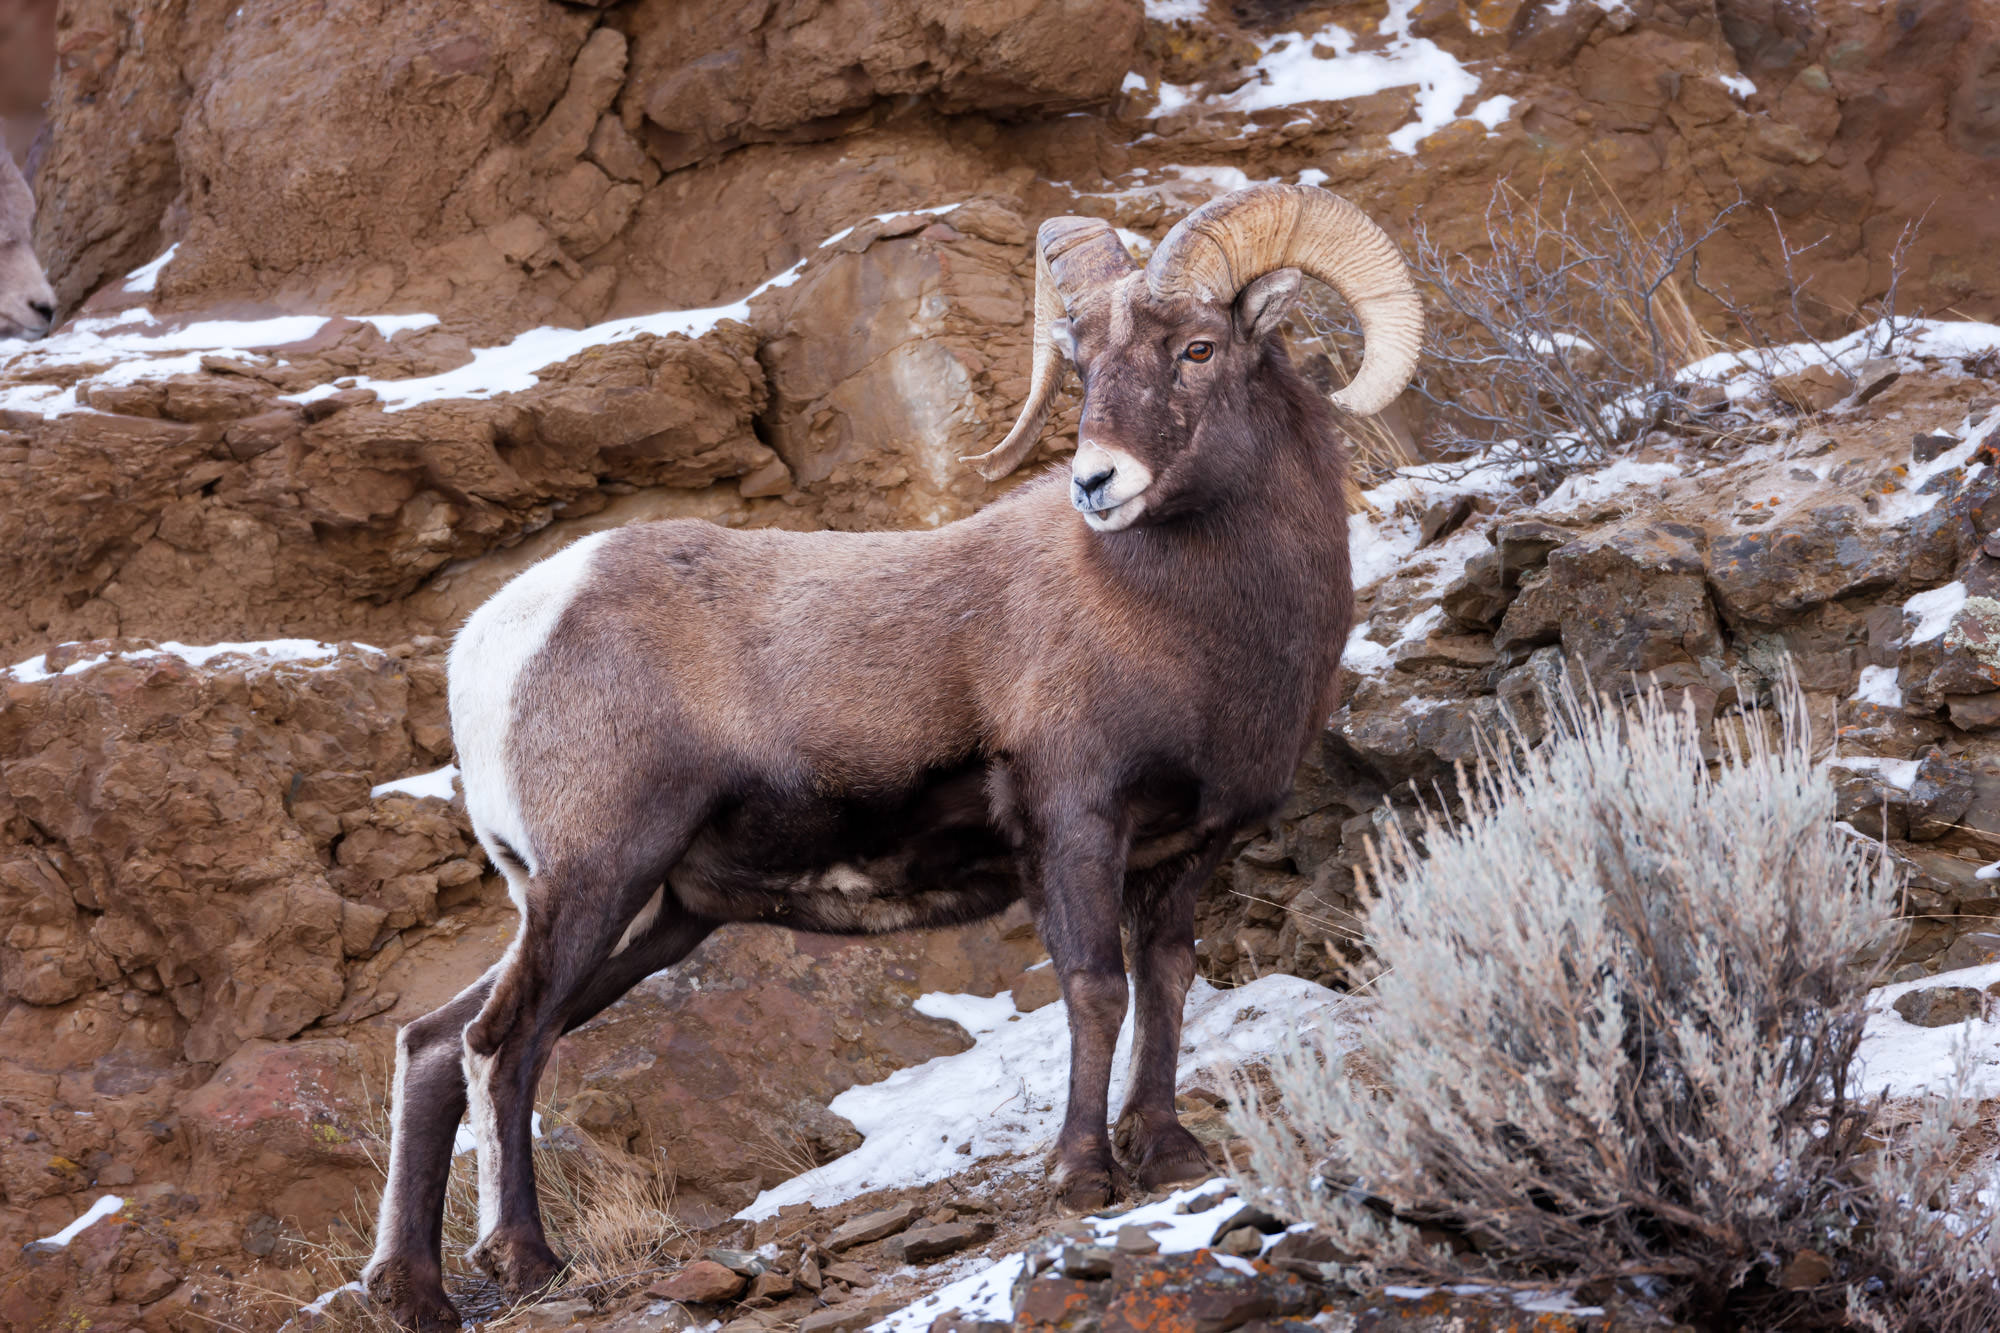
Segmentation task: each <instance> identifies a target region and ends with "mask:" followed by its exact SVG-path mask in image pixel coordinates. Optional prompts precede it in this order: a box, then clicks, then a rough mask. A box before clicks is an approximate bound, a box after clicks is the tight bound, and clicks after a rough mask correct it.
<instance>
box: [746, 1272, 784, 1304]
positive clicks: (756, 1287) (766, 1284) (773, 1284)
mask: <svg viewBox="0 0 2000 1333" xmlns="http://www.w3.org/2000/svg"><path fill="white" fill-rule="evenodd" d="M793 1290H794V1284H793V1282H792V1279H791V1275H790V1274H788V1273H759V1274H758V1275H757V1276H756V1277H753V1278H751V1279H750V1291H749V1296H748V1299H750V1300H753V1301H762V1300H772V1301H781V1300H783V1299H784V1298H785V1297H787V1296H789V1295H791V1294H792V1292H793Z"/></svg>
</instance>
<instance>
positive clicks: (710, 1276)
mask: <svg viewBox="0 0 2000 1333" xmlns="http://www.w3.org/2000/svg"><path fill="white" fill-rule="evenodd" d="M744 1286H745V1283H744V1280H743V1275H742V1274H741V1273H736V1272H732V1271H731V1270H730V1269H727V1268H725V1267H723V1266H722V1265H721V1264H719V1263H716V1262H715V1261H714V1260H712V1259H697V1260H695V1261H694V1262H693V1263H691V1264H689V1265H688V1266H687V1267H685V1268H683V1269H681V1271H680V1272H678V1273H676V1274H674V1275H673V1276H672V1277H670V1278H663V1279H662V1280H660V1281H658V1282H655V1283H654V1284H653V1285H652V1286H650V1287H648V1288H646V1293H647V1295H649V1296H656V1297H658V1298H659V1299H661V1300H666V1301H692V1302H694V1303H696V1304H700V1305H714V1304H716V1303H718V1302H721V1301H727V1300H734V1299H735V1298H736V1297H737V1296H738V1295H740V1294H742V1291H743V1288H744Z"/></svg>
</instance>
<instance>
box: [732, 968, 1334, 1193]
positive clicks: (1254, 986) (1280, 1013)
mask: <svg viewBox="0 0 2000 1333" xmlns="http://www.w3.org/2000/svg"><path fill="white" fill-rule="evenodd" d="M1343 1005H1344V1001H1343V999H1342V997H1341V996H1340V995H1338V994H1337V993H1336V992H1334V991H1331V990H1328V989H1327V988H1325V987H1324V986H1318V985H1315V984H1313V983H1312V982H1310V981H1305V980H1302V979H1301V978H1298V977H1290V976H1280V975H1273V976H1268V977H1260V978H1259V979H1257V980H1256V981H1253V982H1251V983H1250V984H1249V985H1247V986H1241V987H1238V988H1236V989H1234V990H1217V989H1216V988H1215V987H1214V986H1211V985H1209V984H1208V983H1207V982H1206V981H1202V980H1197V981H1196V982H1195V983H1194V985H1193V987H1191V988H1190V989H1189V991H1188V998H1187V1008H1186V1011H1185V1019H1184V1022H1185V1027H1184V1028H1183V1030H1182V1034H1181V1058H1180V1081H1181V1082H1182V1083H1186V1082H1188V1081H1189V1080H1191V1079H1192V1078H1194V1077H1195V1076H1196V1075H1197V1074H1199V1073H1200V1072H1201V1071H1203V1070H1206V1069H1209V1068H1212V1067H1215V1066H1218V1065H1224V1064H1234V1063H1238V1062H1241V1061H1244V1060H1247V1059H1250V1058H1253V1057H1255V1056H1256V1055H1258V1054H1260V1053H1262V1052H1266V1051H1270V1050H1273V1049H1275V1048H1276V1047H1277V1045H1278V1042H1279V1039H1280V1037H1281V1035H1282V1034H1284V1033H1285V1032H1289V1031H1292V1030H1295V1029H1296V1028H1297V1027H1298V1026H1299V1025H1300V1024H1301V1023H1308V1022H1311V1021H1312V1020H1313V1019H1314V1018H1315V1017H1319V1016H1324V1017H1327V1018H1328V1019H1331V1018H1333V1017H1334V1016H1335V1015H1336V1014H1337V1013H1338V1012H1339V1011H1340V1010H1341V1009H1342V1007H1343ZM915 1007H916V1009H917V1012H919V1013H922V1014H928V1015H929V1016H931V1017H933V1018H946V1019H950V1020H951V1021H953V1022H955V1023H957V1024H959V1025H960V1026H961V1027H963V1028H965V1030H966V1031H967V1032H968V1033H970V1034H971V1036H972V1038H973V1047H972V1049H971V1050H969V1051H963V1052H960V1053H959V1054H957V1055H946V1056H940V1057H938V1058H937V1059H935V1060H929V1061H926V1062H925V1063H924V1064H921V1065H917V1066H915V1067H914V1068H911V1069H901V1070H897V1071H896V1072H895V1073H893V1074H891V1075H889V1077H887V1078H886V1079H883V1080H882V1081H881V1082H879V1083H870V1084H866V1085H863V1086H861V1087H855V1088H849V1089H848V1090H847V1091H846V1092H843V1093H841V1094H840V1095H839V1096H838V1097H835V1098H834V1099H833V1101H832V1102H831V1103H829V1106H828V1109H830V1110H831V1111H833V1113H834V1114H836V1115H839V1116H844V1117H846V1119H847V1120H848V1121H849V1122H850V1123H852V1124H853V1126H854V1127H855V1128H856V1129H857V1130H859V1131H860V1132H861V1133H862V1134H863V1135H864V1136H865V1141H864V1142H863V1143H862V1145H861V1146H860V1147H859V1148H856V1149H855V1150H854V1151H853V1152H850V1153H848V1154H847V1155H846V1156H844V1157H841V1158H837V1159H836V1160H834V1161H831V1162H828V1163H827V1164H826V1165H824V1166H821V1167H817V1168H815V1169H813V1170H811V1171H808V1172H806V1173H804V1174H803V1175H800V1176H795V1177H793V1178H792V1179H791V1180H788V1181H786V1182H784V1183H783V1184H781V1185H778V1186H775V1187H773V1188H771V1189H768V1190H765V1191H764V1192H763V1193H762V1194H760V1195H758V1196H757V1198H756V1200H755V1201H754V1202H753V1203H751V1204H750V1206H749V1207H747V1208H745V1209H743V1211H742V1212H740V1213H738V1214H737V1216H738V1217H740V1218H748V1219H751V1220H755V1219H758V1218H764V1217H769V1216H771V1215H772V1214H773V1213H775V1212H777V1211H778V1209H779V1208H780V1207H781V1206H783V1205H785V1204H791V1203H812V1204H815V1205H818V1206H821V1207H824V1206H826V1205H828V1204H832V1203H838V1202H840V1201H841V1200H843V1199H850V1198H853V1197H854V1196H855V1195H857V1194H862V1193H865V1192H867V1191H869V1190H878V1189H890V1188H901V1187H905V1186H912V1185H924V1184H928V1183H930V1182H931V1181H934V1180H943V1179H944V1178H945V1177H947V1176H950V1175H954V1174H956V1173H958V1172H960V1171H963V1170H964V1169H965V1168H966V1167H968V1166H970V1165H971V1164H972V1163H973V1162H976V1161H978V1160H979V1159H981V1158H984V1157H998V1156H1009V1155H1014V1154H1021V1153H1028V1152H1034V1151H1038V1150H1039V1149H1041V1148H1042V1147H1043V1146H1045V1145H1046V1144H1047V1143H1048V1141H1049V1140H1050V1139H1052V1138H1053V1137H1054V1135H1055V1132H1056V1130H1057V1129H1058V1128H1059V1127H1060V1126H1061V1123H1062V1113H1063V1105H1064V1101H1065V1098H1066V1096H1067V1090H1068V1083H1069V1026H1068V1018H1067V1015H1066V1014H1065V1012H1064V1009H1063V1006H1062V1005H1060V1004H1049V1005H1044V1006H1043V1007H1042V1008H1040V1009H1037V1010H1035V1011H1034V1012H1033V1013H1028V1014H1023V1013H1019V1012H1017V1011H1016V1010H1015V1008H1014V998H1013V995H1012V993H1011V992H1008V991H1002V992H1001V993H1000V994H998V995H996V996H993V997H992V998H991V999H987V998H984V997H982V996H977V995H945V994H930V995H925V996H922V997H921V998H919V999H918V1000H917V1002H916V1006H915ZM1132 1021H1133V1015H1132V1012H1131V1011H1130V1010H1128V1011H1127V1013H1126V1016H1125V1025H1124V1027H1123V1028H1122V1029H1121V1030H1120V1032H1119V1037H1118V1048H1117V1053H1116V1055H1115V1056H1114V1061H1115V1063H1114V1065H1113V1068H1112V1078H1111V1100H1112V1101H1113V1103H1114V1104H1115V1103H1116V1102H1117V1101H1118V1100H1119V1099H1120V1098H1121V1097H1122V1096H1123V1095H1124V1087H1125V1081H1126V1078H1127V1075H1128V1064H1129V1060H1130V1055H1131V1048H1132ZM961 1147H966V1148H967V1149H968V1151H965V1152H961V1151H959V1149H960V1148H961Z"/></svg>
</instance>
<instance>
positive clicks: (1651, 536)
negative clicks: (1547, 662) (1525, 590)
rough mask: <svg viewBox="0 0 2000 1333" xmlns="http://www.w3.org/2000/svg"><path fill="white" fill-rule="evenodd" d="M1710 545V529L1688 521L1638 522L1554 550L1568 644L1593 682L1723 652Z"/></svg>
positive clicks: (1615, 680) (1554, 582) (1612, 681)
mask: <svg viewBox="0 0 2000 1333" xmlns="http://www.w3.org/2000/svg"><path fill="white" fill-rule="evenodd" d="M1706 545H1707V534H1706V533H1705V532H1703V531H1702V529H1700V528H1698V527H1695V526H1693V525H1690V524H1686V523H1661V524H1633V525H1627V526H1621V527H1615V528H1612V529H1610V530H1609V531H1603V532H1599V533H1595V534H1593V535H1591V536H1590V537H1587V538H1580V539H1578V540H1576V541H1572V542H1570V543H1569V544H1567V545H1565V546H1563V547H1560V548H1558V549H1557V550H1555V551H1554V552H1553V553H1551V554H1550V556H1549V581H1550V584H1551V588H1550V591H1551V592H1552V593H1553V594H1554V595H1555V596H1556V597H1557V598H1558V599H1559V600H1560V603H1561V608H1562V609H1561V613H1560V617H1561V624H1562V643H1563V648H1564V650H1565V651H1566V652H1567V653H1568V654H1569V655H1570V656H1571V657H1572V658H1573V659H1574V660H1576V661H1577V662H1578V663H1579V664H1580V665H1581V666H1582V668H1583V670H1584V671H1585V673H1586V674H1587V675H1588V676H1589V678H1590V679H1591V680H1592V681H1593V682H1595V683H1597V684H1598V685H1600V686H1604V687H1610V686H1613V685H1617V684H1622V683H1623V682H1624V680H1625V679H1626V677H1627V676H1628V674H1629V673H1632V672H1641V673H1643V672H1648V671H1653V670H1656V669H1657V668H1660V667H1664V666H1668V665H1671V664H1682V663H1685V664H1694V663H1700V662H1703V661H1704V660H1714V659H1717V658H1719V656H1720V654H1721V652H1722V633H1721V626H1720V625H1719V624H1718V623H1717V621H1716V618H1715V609H1714V607H1713V606H1712V605H1711V604H1710V602H1709V598H1708V588H1707V580H1706V577H1705V574H1706V570H1705V568H1704V565H1703V552H1704V549H1705V547H1706Z"/></svg>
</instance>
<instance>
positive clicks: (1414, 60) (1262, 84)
mask: <svg viewBox="0 0 2000 1333" xmlns="http://www.w3.org/2000/svg"><path fill="white" fill-rule="evenodd" d="M1416 5H1417V0H1389V11H1388V13H1387V14H1386V15H1384V16H1383V18H1382V21H1381V23H1380V24H1379V25H1378V26H1377V28H1376V33H1377V35H1379V36H1383V37H1386V38H1388V39H1389V40H1388V44H1387V45H1385V46H1383V47H1382V48H1381V49H1380V50H1375V51H1359V50H1356V49H1355V48H1356V46H1357V45H1358V41H1359V39H1358V38H1357V37H1356V36H1355V34H1354V33H1352V32H1350V31H1348V30H1347V29H1346V28H1344V27H1342V26H1341V25H1340V24H1338V23H1329V24H1327V25H1326V26H1325V27H1323V28H1321V29H1319V30H1318V31H1317V32H1310V33H1305V32H1286V33H1279V34H1278V35H1276V36H1274V37H1267V38H1264V39H1263V40H1261V41H1260V42H1259V43H1258V46H1259V48H1260V55H1259V57H1258V59H1257V61H1256V62H1255V63H1254V64H1252V65H1250V66H1249V68H1248V69H1246V70H1245V71H1244V73H1245V74H1246V76H1247V81H1246V82H1245V83H1243V84H1242V86H1240V87H1238V88H1237V89H1235V90H1234V91H1233V92H1228V93H1223V94H1221V95H1219V96H1216V97H1211V98H1206V99H1203V98H1200V97H1199V96H1198V95H1197V94H1196V93H1195V91H1194V90H1193V89H1192V88H1189V87H1185V86H1183V85H1180V84H1173V83H1162V84H1161V85H1160V89H1159V94H1158V104H1157V105H1156V106H1155V107H1154V108H1153V112H1152V114H1153V115H1154V116H1156V117H1157V116H1166V115H1171V114H1173V113H1174V112H1176V111H1179V110H1181V109H1183V108H1185V107H1188V106H1191V105H1196V104H1199V105H1201V106H1204V107H1207V108H1211V109H1214V110H1218V111H1241V112H1251V111H1265V110H1270V109H1272V108H1277V107H1291V106H1297V105H1300V104H1301V103H1307V102H1344V101H1348V100H1350V99H1352V98H1356V97H1366V96H1368V95H1369V94H1371V93H1379V92H1384V91H1387V90H1388V89H1391V88H1411V87H1414V88H1415V89H1416V90H1417V92H1416V116H1417V118H1416V119H1415V120H1413V121H1411V122H1410V123H1409V124H1407V125H1405V126H1403V127H1402V128H1401V129H1399V130H1397V131H1395V132H1394V133H1393V134H1391V135H1390V136H1389V146H1390V147H1391V148H1393V149H1395V150H1396V151H1397V152H1399V153H1404V154H1414V153H1415V152H1416V151H1417V144H1418V143H1420V142H1421V141H1422V140H1423V139H1425V138H1426V137H1428V136H1429V135H1432V134H1435V133H1436V132H1437V131H1439V130H1441V129H1443V128H1444V127H1445V126H1446V125H1449V124H1450V123H1451V122H1452V121H1454V120H1457V119H1459V118H1460V116H1461V114H1464V113H1461V111H1460V109H1459V108H1460V107H1462V106H1463V105H1464V104H1465V102H1466V101H1467V100H1468V99H1470V98H1472V97H1475V96H1477V95H1478V93H1479V76H1478V75H1476V74H1474V73H1473V72H1472V71H1470V70H1468V69H1466V68H1465V66H1463V65H1461V64H1459V63H1458V60H1457V58H1456V57H1454V56H1453V55H1452V54H1451V53H1450V52H1449V51H1446V50H1445V49H1444V48H1443V47H1441V46H1439V45H1438V44H1437V43H1436V42H1433V41H1431V40H1430V39H1429V38H1428V37H1418V36H1415V35H1413V34H1412V33H1411V31H1410V18H1411V14H1412V11H1413V10H1414V9H1415V8H1416ZM1158 9H1159V11H1160V12H1154V8H1153V7H1149V9H1148V13H1149V14H1150V15H1151V16H1152V17H1155V18H1163V17H1172V18H1191V17H1196V16H1197V15H1198V14H1199V11H1200V7H1199V6H1197V5H1194V4H1192V3H1187V0H1171V3H1169V4H1165V5H1159V6H1158ZM1169 9H1171V11H1172V12H1171V14H1170V15H1169V14H1168V13H1167V12H1166V11H1168V10H1169ZM1184 11H1185V12H1184ZM1513 106H1514V102H1513V99H1512V98H1509V97H1489V98H1487V99H1486V100H1485V101H1483V102H1481V103H1479V104H1478V106H1476V107H1475V108H1473V110H1472V111H1471V112H1470V113H1469V114H1470V116H1471V118H1472V119H1475V120H1477V121H1479V122H1480V123H1481V124H1482V125H1484V126H1486V128H1487V129H1488V130H1489V131H1490V130H1493V129H1495V128H1497V127H1498V126H1499V125H1501V124H1502V123H1504V122H1505V120H1506V118H1507V116H1508V115H1509V114H1510V113H1511V112H1512V110H1513Z"/></svg>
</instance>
